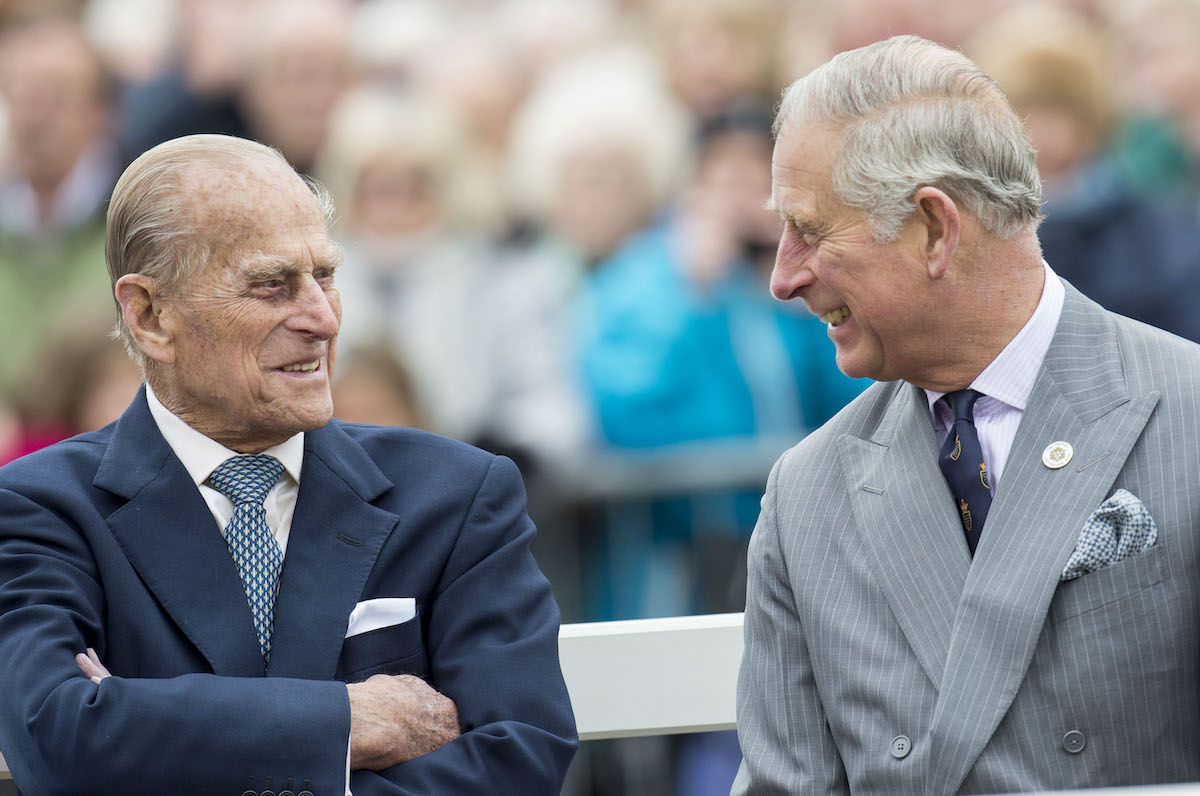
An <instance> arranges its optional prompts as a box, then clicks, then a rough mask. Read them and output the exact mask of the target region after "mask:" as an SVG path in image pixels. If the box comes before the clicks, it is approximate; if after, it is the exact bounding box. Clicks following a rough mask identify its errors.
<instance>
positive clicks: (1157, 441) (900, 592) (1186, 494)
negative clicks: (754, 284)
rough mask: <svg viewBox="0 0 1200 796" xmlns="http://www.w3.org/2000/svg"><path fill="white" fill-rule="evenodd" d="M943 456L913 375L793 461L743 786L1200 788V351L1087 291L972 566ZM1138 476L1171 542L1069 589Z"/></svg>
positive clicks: (758, 538)
mask: <svg viewBox="0 0 1200 796" xmlns="http://www.w3.org/2000/svg"><path fill="white" fill-rule="evenodd" d="M1055 440H1066V441H1067V442H1070V443H1071V444H1072V445H1073V446H1074V448H1075V456H1074V459H1073V460H1072V461H1071V462H1070V464H1069V465H1068V466H1066V467H1064V468H1063V469H1061V470H1050V469H1047V468H1046V467H1045V466H1043V465H1042V461H1041V454H1042V450H1043V449H1044V448H1045V447H1046V446H1047V445H1048V444H1049V443H1051V442H1054V441H1055ZM937 459H938V450H937V442H936V439H935V437H934V432H933V429H932V426H931V423H930V420H929V412H928V405H927V403H926V400H925V396H924V393H923V392H922V391H921V390H919V389H917V388H916V387H914V386H912V385H911V384H907V383H904V382H891V383H881V384H876V385H874V386H872V387H871V388H870V389H869V390H867V391H866V392H865V393H864V394H863V395H861V396H860V397H859V398H858V399H857V400H855V401H854V402H853V403H852V404H850V405H849V406H848V407H846V409H845V410H843V411H842V412H841V413H840V414H839V415H837V416H836V417H835V418H833V419H832V420H831V421H829V422H828V423H826V424H825V426H824V427H822V428H821V429H819V430H818V431H816V432H814V433H813V434H811V435H810V436H809V437H807V438H806V439H805V440H804V441H803V442H801V443H800V444H799V445H797V446H796V447H795V448H793V449H792V450H791V451H789V452H788V453H786V454H784V456H783V457H782V458H781V459H780V460H779V462H778V463H777V464H776V466H775V469H774V471H773V472H772V474H771V478H770V481H769V483H768V485H767V492H766V496H765V497H764V499H763V510H762V514H761V517H760V519H759V523H758V526H757V528H756V530H755V532H754V537H753V539H752V541H751V543H750V580H749V594H748V605H747V608H746V625H745V628H746V630H745V633H746V652H745V657H744V659H743V662H742V669H741V675H740V677H739V682H738V724H739V733H740V736H741V742H742V748H743V751H744V754H745V761H744V762H743V765H742V769H741V771H740V772H739V774H738V779H737V782H736V783H735V785H734V788H733V792H734V793H735V794H743V793H747V794H749V793H752V794H823V793H846V792H853V793H855V794H860V793H875V794H950V793H955V792H961V793H992V792H996V793H998V792H1016V791H1024V790H1035V789H1041V788H1051V787H1053V788H1078V787H1085V786H1098V785H1118V784H1131V783H1147V782H1168V781H1179V780H1191V779H1200V653H1198V649H1200V648H1198V632H1197V631H1198V629H1200V625H1198V623H1197V615H1198V613H1200V578H1198V574H1200V567H1198V566H1197V564H1198V563H1200V562H1198V560H1197V558H1198V556H1200V544H1198V543H1200V531H1198V530H1197V529H1198V528H1200V346H1196V345H1194V344H1192V343H1190V342H1187V341H1184V340H1181V339H1179V338H1176V337H1172V336H1170V335H1167V334H1165V333H1163V332H1160V331H1158V330H1156V329H1152V328H1150V327H1147V326H1143V325H1141V324H1138V323H1135V322H1133V321H1130V320H1127V319H1125V318H1122V317H1119V316H1117V315H1113V314H1112V313H1109V312H1107V311H1105V310H1103V309H1101V308H1100V307H1099V306H1097V305H1096V304H1094V303H1093V302H1091V301H1090V300H1088V299H1087V298H1085V297H1084V296H1082V295H1081V294H1080V293H1078V292H1077V291H1075V290H1074V289H1073V288H1072V287H1070V285H1068V286H1067V296H1066V302H1065V305H1064V307H1063V314H1062V318H1061V320H1060V322H1059V326H1058V329H1057V331H1056V333H1055V337H1054V341H1053V343H1052V344H1051V347H1050V350H1049V352H1048V354H1047V356H1046V360H1045V363H1044V364H1043V366H1042V369H1041V372H1040V373H1039V375H1038V379H1037V384H1036V386H1035V387H1034V390H1033V394H1032V395H1031V396H1030V401H1029V404H1028V406H1027V407H1026V410H1025V414H1024V416H1023V418H1022V420H1021V425H1020V428H1019V429H1018V431H1017V436H1016V439H1015V440H1014V443H1013V448H1012V452H1011V454H1010V455H1009V459H1008V463H1007V465H1006V468H1005V473H1004V478H1003V480H1002V481H1001V482H1000V483H999V484H998V487H997V492H996V497H995V501H994V502H993V504H992V508H991V512H990V514H989V515H988V519H987V525H986V526H985V528H984V531H983V538H982V540H981V541H980V545H979V548H978V550H977V552H976V556H975V559H974V561H973V562H972V561H971V559H970V558H969V557H968V554H967V548H966V543H965V541H964V539H963V533H962V527H961V525H960V524H959V519H958V516H957V513H956V511H955V507H954V505H953V499H952V498H951V497H950V493H949V490H948V488H947V487H946V483H945V480H944V479H943V477H942V474H941V471H940V470H939V469H938V464H937ZM1118 487H1124V488H1125V489H1128V490H1129V491H1130V492H1132V493H1133V494H1134V495H1136V496H1137V497H1139V498H1140V499H1141V500H1142V501H1143V503H1145V505H1146V506H1147V508H1148V509H1149V511H1150V513H1151V515H1152V516H1153V517H1154V519H1155V521H1156V523H1157V525H1158V529H1159V537H1158V541H1157V543H1156V544H1155V546H1154V547H1152V548H1150V549H1148V550H1146V551H1144V552H1142V553H1139V554H1137V555H1135V556H1132V557H1130V558H1128V559H1126V560H1124V561H1121V562H1118V563H1117V564H1114V565H1112V566H1109V567H1107V568H1105V569H1101V570H1098V571H1096V572H1093V573H1091V574H1088V575H1085V576H1083V577H1081V578H1079V579H1077V580H1072V581H1068V582H1063V583H1060V582H1059V577H1060V574H1061V573H1062V570H1063V567H1064V565H1065V564H1066V561H1067V559H1068V558H1069V556H1070V554H1071V552H1072V550H1073V549H1074V547H1075V542H1076V540H1077V539H1078V536H1079V533H1080V531H1081V530H1082V528H1083V525H1084V522H1085V520H1086V519H1087V517H1088V516H1089V514H1090V513H1091V512H1092V511H1093V510H1094V509H1095V508H1096V507H1097V506H1098V505H1099V504H1100V503H1101V502H1102V501H1103V500H1104V499H1105V498H1106V497H1108V496H1109V495H1110V494H1112V492H1113V490H1114V489H1116V488H1118ZM1072 730H1077V731H1079V732H1080V733H1082V734H1083V737H1084V738H1085V739H1086V746H1085V747H1084V748H1083V750H1082V751H1077V752H1074V753H1072V752H1068V751H1067V750H1066V749H1065V748H1064V747H1065V745H1064V742H1063V739H1064V735H1065V734H1066V733H1068V732H1069V731H1072ZM900 735H904V736H907V737H908V738H909V739H911V751H910V752H909V753H908V754H907V755H906V756H904V757H902V758H897V757H895V756H894V755H893V754H891V752H890V747H891V743H892V740H893V739H894V738H895V737H896V736H900ZM1076 737H1078V736H1076ZM1067 745H1069V744H1067Z"/></svg>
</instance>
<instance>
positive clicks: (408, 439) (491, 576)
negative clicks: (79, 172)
mask: <svg viewBox="0 0 1200 796" xmlns="http://www.w3.org/2000/svg"><path fill="white" fill-rule="evenodd" d="M533 533H534V528H533V525H532V523H531V522H530V520H529V518H528V516H527V515H526V513H525V499H524V490H523V488H522V485H521V480H520V476H519V474H518V472H517V470H516V468H515V466H514V465H513V464H512V463H511V462H510V461H508V460H507V459H504V458H499V457H495V456H492V455H491V454H488V453H485V452H483V451H480V450H477V449H475V448H471V447H469V446H467V445H463V444H461V443H457V442H454V441H451V440H447V439H445V438H442V437H438V436H435V435H432V434H426V433H423V432H419V431H414V430H411V429H393V428H378V427H374V426H364V425H352V424H345V423H341V422H339V421H336V420H335V421H332V422H331V423H329V424H328V425H327V426H325V427H324V428H321V429H319V430H317V431H314V432H310V433H308V434H306V435H305V451H304V464H303V471H302V474H301V485H300V492H299V496H298V498H297V503H296V511H295V517H294V520H293V524H292V529H291V535H290V537H289V541H288V548H287V555H286V557H285V560H284V564H283V570H282V572H281V574H280V584H279V593H278V598H277V601H276V606H275V621H274V635H273V638H272V643H271V661H270V665H269V666H268V667H267V670H266V677H264V676H263V674H264V672H263V664H262V657H261V655H260V654H259V650H258V645H257V642H256V640H255V634H254V628H253V623H252V620H251V615H250V609H249V606H248V605H247V602H246V596H245V592H244V590H243V587H242V583H241V580H240V578H239V575H238V572H237V569H236V567H235V566H234V564H233V561H232V559H231V557H230V555H229V552H228V550H227V548H226V546H225V542H224V540H223V538H222V536H221V534H220V532H219V530H218V528H217V525H216V523H215V521H214V520H213V518H212V515H211V513H210V512H209V509H208V507H207V505H206V504H205V502H204V499H203V498H202V497H201V495H200V493H199V491H198V490H197V489H196V487H195V485H194V484H193V483H192V481H191V479H190V478H189V476H188V474H187V472H186V470H185V469H184V467H183V465H182V464H181V463H180V461H179V460H178V458H176V456H175V455H174V453H173V452H172V451H171V449H170V447H169V446H168V445H167V443H166V441H165V440H164V439H163V437H162V435H161V434H160V433H159V431H158V428H157V426H156V425H155V424H154V421H153V418H152V417H151V415H150V411H149V407H148V406H147V404H146V398H145V395H144V394H139V395H138V397H137V398H136V399H135V401H134V402H133V404H132V405H131V406H130V408H129V409H128V410H127V411H126V412H125V414H124V415H123V416H122V417H121V419H120V420H119V421H117V422H116V423H115V424H113V425H110V426H108V427H107V428H104V429H102V430H100V431H97V432H94V433H91V434H85V435H83V436H80V437H76V438H74V439H71V440H68V441H66V442H63V443H60V444H58V445H55V446H53V447H52V448H49V449H47V450H44V451H39V452H38V453H35V454H33V455H30V456H28V457H25V458H24V459H20V460H18V461H16V462H14V463H12V464H10V465H8V466H6V467H4V468H3V469H0V749H2V750H3V752H4V755H5V757H6V758H7V760H8V763H9V765H10V767H11V769H12V772H13V775H14V778H15V780H16V782H17V784H18V786H20V787H21V788H22V789H23V790H24V791H25V792H26V793H29V794H38V795H40V794H58V793H63V794H79V793H91V794H121V795H122V796H134V795H135V794H142V793H144V794H155V796H161V794H164V793H170V794H178V795H179V796H184V795H186V794H197V795H199V794H203V796H214V795H219V794H230V795H231V796H240V795H241V794H242V792H243V791H244V790H246V789H248V788H253V789H260V790H261V789H265V788H267V787H268V778H270V786H271V788H272V789H273V790H275V791H279V790H283V789H284V788H285V787H286V786H287V783H288V782H289V781H290V782H291V786H290V787H291V790H293V791H295V792H297V793H299V792H300V791H301V789H302V788H303V787H304V786H305V785H306V783H307V788H308V789H309V790H311V791H312V792H313V794H314V796H341V795H342V794H343V793H344V786H345V765H346V738H347V737H348V733H349V727H350V711H349V701H348V697H347V695H346V689H345V686H344V685H343V684H342V681H347V682H353V681H359V680H363V679H365V678H367V677H369V676H370V675H372V674H375V673H378V672H383V673H387V674H404V673H409V674H414V675H419V676H421V677H423V678H425V679H427V680H428V681H429V683H430V684H431V685H432V686H433V687H434V688H436V689H438V690H439V691H441V692H442V693H444V694H445V695H446V696H448V697H450V698H451V699H453V700H454V702H455V703H456V704H457V705H458V710H459V717H460V721H461V723H462V727H463V731H464V732H463V735H462V737H460V738H459V739H457V740H455V741H453V742H452V743H450V744H448V745H446V746H444V747H442V748H441V749H439V750H437V751H436V752H433V753H431V754H428V755H424V756H422V757H419V758H416V759H414V760H412V761H409V762H407V763H404V764H402V765H399V766H395V767H393V768H391V769H388V770H387V771H384V772H380V773H378V774H377V773H374V772H368V771H356V772H354V775H353V777H352V780H351V787H352V788H353V791H354V793H355V796H374V795H375V794H380V796H382V795H383V794H417V793H420V794H430V793H437V794H460V793H461V794H477V793H489V794H501V793H511V794H541V793H545V794H549V793H557V792H558V790H559V788H560V786H561V782H562V779H563V776H564V774H565V771H566V768H567V765H568V763H569V762H570V759H571V756H572V754H573V752H574V749H575V746H576V737H575V727H574V720H573V717H572V713H571V707H570V703H569V700H568V697H567V692H566V688H565V685H564V683H563V679H562V673H561V671H560V669H559V665H558V648H557V639H558V626H559V614H558V608H557V606H556V605H555V603H554V599H553V597H552V596H551V593H550V588H549V584H548V583H547V582H546V580H545V578H544V577H543V576H542V574H541V572H540V571H539V570H538V567H537V565H536V564H535V563H534V560H533V557H532V556H531V555H530V552H529V543H530V540H531V538H532V537H533ZM376 597H415V598H416V603H417V617H416V618H415V619H414V620H412V621H409V622H405V623H402V624H400V625H396V626H393V627H389V628H382V629H379V630H374V631H371V632H368V633H365V634H362V635H357V636H354V637H351V638H349V639H346V638H345V633H346V624H347V619H348V617H349V614H350V611H351V610H352V609H353V608H354V606H355V604H356V603H357V602H359V601H360V600H365V599H371V598H376ZM89 646H90V647H94V648H95V649H96V651H97V652H98V653H99V655H100V659H101V660H102V661H103V662H104V663H105V665H106V666H107V667H108V669H109V670H110V671H111V672H112V673H113V675H114V676H113V677H111V678H108V679H106V680H104V681H102V682H101V683H100V684H99V685H96V684H94V683H92V682H91V681H90V680H88V679H87V678H86V677H84V676H83V674H82V672H81V671H80V670H79V669H78V667H77V666H76V664H75V661H74V655H75V654H76V653H77V652H79V651H81V650H83V649H84V648H85V647H89Z"/></svg>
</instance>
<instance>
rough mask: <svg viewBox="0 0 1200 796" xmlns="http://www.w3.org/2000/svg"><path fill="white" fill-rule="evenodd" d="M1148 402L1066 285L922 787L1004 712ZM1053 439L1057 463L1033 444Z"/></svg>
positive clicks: (973, 746) (1108, 337)
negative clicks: (1069, 452)
mask: <svg viewBox="0 0 1200 796" xmlns="http://www.w3.org/2000/svg"><path fill="white" fill-rule="evenodd" d="M1157 402H1158V393H1157V392H1154V393H1149V394H1147V395H1139V396H1130V395H1128V393H1127V390H1126V387H1125V382H1124V377H1123V371H1122V364H1121V361H1120V355H1119V349H1118V347H1117V340H1116V334H1115V330H1114V329H1113V327H1112V322H1111V320H1110V319H1109V318H1108V316H1107V315H1106V314H1105V313H1104V311H1103V310H1101V309H1100V308H1099V307H1097V306H1096V305H1094V304H1092V303H1091V302H1089V301H1087V300H1086V299H1084V298H1083V297H1082V296H1081V295H1079V294H1078V293H1077V292H1075V291H1074V290H1073V289H1072V288H1070V287H1069V286H1068V288H1067V301H1066V303H1065V305H1064V307H1063V316H1062V319H1061V320H1060V322H1059V327H1058V330H1057V331H1056V334H1055V337H1054V341H1053V343H1052V344H1051V347H1050V350H1049V352H1048V353H1047V355H1046V360H1045V362H1044V364H1043V366H1042V370H1041V373H1040V374H1039V376H1038V380H1037V383H1036V385H1035V387H1034V390H1033V394H1032V395H1031V396H1030V400H1029V404H1028V406H1027V407H1026V410H1025V413H1024V415H1023V416H1022V419H1021V424H1020V427H1019V428H1018V429H1017V436H1016V438H1015V440H1014V442H1013V447H1012V451H1011V453H1010V454H1009V458H1008V462H1007V464H1006V466H1005V475H1004V479H1003V480H1002V481H1001V482H1000V483H999V484H998V485H997V490H996V499H995V501H994V502H993V504H992V508H991V512H990V513H989V515H988V520H987V524H986V525H985V526H984V530H983V535H982V537H981V539H980V543H979V548H978V550H977V551H976V557H975V561H974V564H973V566H972V567H971V570H970V573H969V575H968V577H967V582H966V586H965V588H964V590H963V598H962V602H961V604H960V606H959V610H958V613H957V615H956V617H955V621H954V632H953V637H952V640H951V643H950V650H949V655H948V658H947V663H946V670H945V679H944V681H943V689H942V692H941V694H940V696H939V699H938V705H937V707H936V709H935V711H934V716H933V724H932V730H931V744H932V749H931V768H930V774H931V776H932V777H933V778H934V779H933V782H932V783H931V784H932V785H934V787H932V788H931V790H930V792H931V793H952V792H954V791H955V790H957V789H958V787H959V786H960V785H961V784H962V781H963V780H964V779H965V778H966V775H967V772H968V771H969V770H970V769H971V766H972V765H974V762H975V760H976V759H977V758H978V757H979V754H980V752H981V751H982V750H983V747H984V746H985V745H986V744H987V742H988V739H990V738H991V736H992V733H993V732H995V729H996V726H997V725H998V724H999V722H1000V720H1001V719H1002V718H1003V716H1004V714H1005V713H1006V712H1007V711H1008V708H1009V706H1010V705H1011V704H1012V700H1013V698H1014V697H1015V696H1016V693H1017V690H1018V689H1019V688H1020V685H1021V681H1022V679H1023V678H1024V676H1025V672H1026V670H1027V669H1028V667H1029V662H1030V660H1031V658H1032V655H1033V650H1034V647H1035V646H1036V644H1037V640H1038V638H1039V636H1040V635H1041V632H1042V627H1043V625H1044V623H1045V618H1046V612H1047V609H1048V608H1049V605H1050V600H1051V598H1052V597H1053V595H1054V591H1055V589H1056V588H1057V587H1058V580H1059V576H1060V574H1061V573H1062V569H1063V567H1064V566H1065V564H1066V560H1067V558H1068V557H1069V556H1070V554H1071V552H1072V550H1073V549H1074V547H1075V543H1076V540H1077V539H1078V537H1079V533H1080V531H1081V530H1082V528H1083V524H1084V522H1085V521H1086V520H1087V517H1088V516H1089V515H1090V514H1091V512H1092V511H1094V510H1095V509H1096V507H1097V506H1099V504H1100V503H1101V502H1102V501H1103V500H1104V498H1105V497H1107V495H1108V493H1109V491H1110V490H1111V488H1112V485H1113V482H1114V480H1115V479H1116V477H1117V474H1118V473H1119V472H1120V469H1121V467H1122V466H1123V465H1124V463H1125V460H1126V459H1127V458H1128V456H1129V452H1130V450H1131V449H1132V448H1133V445H1134V443H1135V442H1136V441H1137V439H1138V437H1139V436H1140V435H1141V432H1142V429H1143V428H1144V427H1145V425H1146V422H1147V420H1148V419H1149V417H1150V414H1151V412H1152V411H1153V410H1154V407H1155V405H1156V404H1157ZM1059 440H1063V441H1066V442H1069V443H1071V445H1072V446H1073V447H1074V450H1075V453H1074V458H1073V459H1072V460H1071V462H1070V463H1069V464H1068V465H1067V466H1066V467H1063V468H1061V469H1058V470H1053V469H1050V468H1047V467H1046V466H1045V465H1043V464H1042V452H1043V450H1044V449H1045V448H1046V446H1048V445H1049V444H1050V443H1052V442H1056V441H1059Z"/></svg>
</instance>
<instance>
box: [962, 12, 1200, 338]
mask: <svg viewBox="0 0 1200 796" xmlns="http://www.w3.org/2000/svg"><path fill="white" fill-rule="evenodd" d="M969 51H970V52H971V53H972V55H973V56H974V57H975V60H976V62H977V63H978V64H979V65H980V67H981V68H982V69H983V70H984V71H985V72H987V73H988V74H990V75H991V76H992V77H993V78H994V79H995V80H996V81H997V82H998V83H999V84H1000V87H1001V88H1002V89H1003V90H1004V92H1005V93H1006V94H1007V95H1008V98H1009V101H1010V102H1011V103H1012V105H1013V107H1014V108H1015V109H1016V111H1017V113H1018V115H1020V116H1021V117H1022V118H1023V119H1024V121H1025V126H1026V128H1027V129H1028V131H1029V136H1030V139H1031V140H1032V141H1033V145H1034V148H1035V149H1037V153H1038V171H1039V172H1040V173H1041V176H1042V185H1043V191H1044V194H1045V204H1044V205H1043V210H1044V212H1045V219H1044V220H1043V222H1042V224H1041V226H1040V227H1039V229H1038V238H1039V240H1040V241H1041V245H1042V253H1043V255H1044V256H1045V258H1046V260H1047V261H1048V262H1051V263H1053V264H1054V268H1055V269H1056V271H1057V272H1058V273H1059V274H1060V275H1061V276H1062V277H1063V278H1064V279H1067V280H1068V281H1070V282H1071V284H1073V285H1075V286H1076V287H1077V288H1079V290H1081V291H1082V292H1083V293H1084V294H1085V295H1087V296H1089V297H1091V298H1093V299H1095V300H1096V301H1098V302H1100V304H1102V305H1103V306H1105V307H1106V308H1108V309H1111V310H1113V311H1114V312H1118V313H1120V314H1122V315H1126V316H1128V317H1131V318H1135V319H1137V320H1140V321H1143V322H1145V323H1149V324H1152V325H1154V326H1158V327H1159V328H1161V329H1166V330H1167V331H1170V332H1174V333H1176V334H1179V335H1181V336H1183V337H1187V338H1189V339H1192V340H1200V313H1197V312H1196V311H1195V307H1194V304H1195V302H1196V300H1197V298H1200V219H1197V217H1196V215H1195V213H1194V212H1192V210H1191V208H1185V207H1182V206H1178V205H1175V206H1172V205H1171V204H1169V203H1167V202H1165V201H1164V200H1163V198H1162V197H1159V199H1157V200H1151V199H1148V198H1142V197H1140V196H1138V195H1136V193H1135V192H1134V190H1133V188H1132V186H1131V182H1130V179H1129V177H1128V176H1127V172H1126V171H1125V170H1124V169H1123V168H1122V166H1121V164H1120V162H1119V161H1118V159H1117V157H1115V156H1114V154H1113V152H1112V149H1111V145H1112V142H1113V136H1114V132H1115V131H1116V130H1117V128H1118V125H1119V122H1120V119H1119V108H1118V97H1117V94H1116V90H1115V85H1116V69H1115V65H1114V63H1113V59H1112V57H1111V52H1112V43H1111V41H1110V40H1109V38H1108V37H1107V36H1106V35H1105V33H1104V31H1103V29H1101V28H1099V27H1098V26H1097V25H1096V24H1095V23H1093V22H1092V21H1090V20H1089V19H1087V18H1086V17H1084V16H1082V15H1080V14H1078V13H1076V12H1074V11H1071V10H1070V9H1068V8H1065V7H1059V6H1052V5H1046V4H1024V5H1020V6H1016V7H1014V8H1012V9H1010V10H1008V11H1006V12H1004V13H1003V14H1001V15H1000V16H998V17H996V18H995V19H994V20H992V21H991V22H990V23H989V24H988V25H987V26H986V27H985V28H983V29H982V31H981V32H980V34H979V35H978V36H977V37H976V38H975V39H974V40H973V42H972V43H971V46H970V47H969Z"/></svg>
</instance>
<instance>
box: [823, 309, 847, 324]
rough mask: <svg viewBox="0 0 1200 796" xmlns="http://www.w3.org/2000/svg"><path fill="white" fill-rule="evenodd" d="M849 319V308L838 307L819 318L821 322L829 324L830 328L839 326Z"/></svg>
mask: <svg viewBox="0 0 1200 796" xmlns="http://www.w3.org/2000/svg"><path fill="white" fill-rule="evenodd" d="M849 317H850V308H849V307H839V308H838V309H836V310H831V311H830V312H826V313H825V314H823V315H821V316H820V318H821V320H822V321H823V322H825V323H827V324H829V325H830V326H841V325H842V322H843V321H845V320H846V319H847V318H849Z"/></svg>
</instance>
